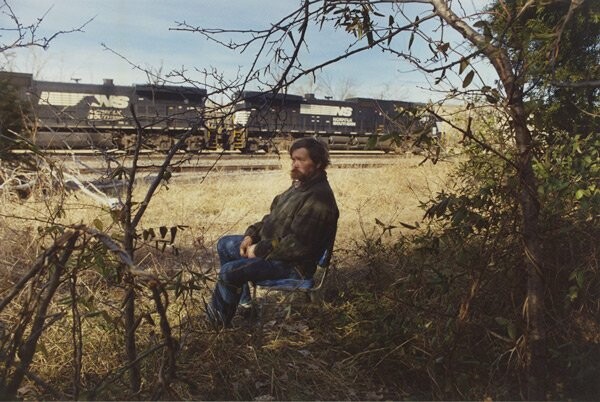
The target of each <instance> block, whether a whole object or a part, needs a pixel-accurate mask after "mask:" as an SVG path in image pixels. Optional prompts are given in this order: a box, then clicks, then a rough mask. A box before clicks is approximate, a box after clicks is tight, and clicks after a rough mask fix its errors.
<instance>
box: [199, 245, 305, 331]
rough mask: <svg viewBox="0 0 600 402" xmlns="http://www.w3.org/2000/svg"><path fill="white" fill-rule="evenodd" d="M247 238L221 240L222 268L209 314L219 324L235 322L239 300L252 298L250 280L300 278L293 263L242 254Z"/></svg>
mask: <svg viewBox="0 0 600 402" xmlns="http://www.w3.org/2000/svg"><path fill="white" fill-rule="evenodd" d="M243 239H244V236H241V235H232V236H223V237H222V238H220V239H219V242H218V243H217V252H218V253H219V259H220V262H221V270H220V271H219V278H218V280H217V285H216V286H215V290H214V292H213V296H212V299H211V302H210V305H209V306H208V311H207V315H208V318H209V319H210V320H211V321H212V322H213V323H214V324H216V325H219V326H221V325H224V326H227V325H229V324H230V323H231V320H232V318H233V316H234V315H235V311H236V309H237V306H238V303H240V302H242V303H247V302H250V290H249V286H248V282H254V281H263V280H266V279H283V278H296V279H299V278H300V275H299V274H298V272H297V271H296V269H295V268H294V265H293V264H290V263H287V262H284V261H276V260H265V259H262V258H245V257H242V256H241V255H240V244H241V242H242V240H243Z"/></svg>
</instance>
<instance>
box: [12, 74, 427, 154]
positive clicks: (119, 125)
mask: <svg viewBox="0 0 600 402" xmlns="http://www.w3.org/2000/svg"><path fill="white" fill-rule="evenodd" d="M0 82H4V83H8V84H10V85H11V86H12V87H14V88H16V89H17V90H18V91H19V92H20V96H21V98H22V99H23V100H24V101H25V103H26V104H28V105H29V106H28V109H29V113H28V115H27V118H28V120H29V123H28V124H27V126H28V130H26V131H28V132H29V133H30V134H31V136H32V137H33V140H34V142H35V143H36V144H37V145H38V146H40V147H42V148H47V149H65V148H70V149H86V148H87V149H91V148H105V149H108V148H119V149H123V150H128V149H131V147H132V146H133V144H134V143H135V138H136V137H135V135H136V131H137V130H136V127H137V124H136V121H135V119H134V117H133V114H132V112H131V110H132V109H133V111H134V112H135V115H136V117H137V120H138V122H139V123H140V125H141V127H142V128H143V129H144V147H145V148H148V149H154V150H160V151H166V150H168V149H170V148H171V146H172V145H173V144H174V142H175V141H177V139H178V138H179V136H180V135H182V134H184V133H186V132H188V131H189V130H192V134H191V135H189V136H188V138H187V140H186V143H185V150H187V151H188V152H199V151H201V150H204V149H210V150H215V149H231V150H239V151H241V152H255V151H258V150H264V151H267V152H270V151H274V150H277V151H282V150H286V149H288V148H289V145H290V144H291V142H292V141H293V140H294V139H296V138H300V137H304V136H315V137H319V138H321V139H323V140H324V141H326V142H327V143H328V144H329V147H330V149H338V150H364V149H379V150H384V151H390V150H395V149H397V145H396V144H392V141H391V140H390V136H389V134H395V137H396V138H398V137H399V136H400V137H406V138H407V140H408V139H409V138H414V137H415V136H417V135H423V133H426V134H427V135H435V134H436V129H435V127H436V125H435V120H434V119H432V118H430V117H427V116H426V115H425V117H423V116H420V117H418V118H416V117H415V116H416V115H415V114H414V113H412V112H411V111H414V110H416V106H418V105H416V104H414V103H408V102H401V101H390V100H376V99H368V98H352V99H347V100H344V101H337V100H330V99H317V98H315V97H314V95H311V94H309V95H305V96H298V95H290V94H271V93H261V92H253V91H245V92H242V93H240V94H238V97H237V102H236V103H235V105H234V107H233V110H232V111H230V112H229V113H223V112H219V111H214V110H213V111H210V112H208V111H207V110H206V101H207V92H206V90H205V89H199V88H195V87H192V86H156V85H134V86H118V85H115V84H114V83H113V81H112V80H104V83H103V84H102V85H94V84H80V83H62V82H49V81H37V80H34V79H33V76H32V75H31V74H22V73H8V72H0ZM26 134H27V133H26ZM409 142H410V141H406V143H407V144H408V143H409Z"/></svg>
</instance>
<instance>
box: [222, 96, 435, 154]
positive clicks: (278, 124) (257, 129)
mask: <svg viewBox="0 0 600 402" xmlns="http://www.w3.org/2000/svg"><path fill="white" fill-rule="evenodd" d="M238 99H239V101H238V102H237V104H236V105H235V108H234V113H233V118H232V122H231V126H232V127H233V129H232V131H231V137H232V139H230V141H231V142H232V144H233V146H234V147H235V148H244V149H245V150H247V151H256V150H259V149H263V150H265V151H270V150H272V149H273V148H275V149H279V150H281V149H286V148H288V146H289V144H290V143H291V141H293V140H294V139H296V138H299V137H304V136H307V135H310V136H316V137H318V138H321V139H323V141H325V142H327V143H328V144H329V148H330V149H338V150H365V149H379V150H384V151H390V150H392V149H394V150H396V149H398V148H399V147H398V144H396V142H393V141H392V140H391V136H390V134H394V136H395V137H396V138H402V139H404V140H405V141H403V145H408V144H410V143H411V140H415V139H416V138H417V137H419V136H422V135H428V136H432V135H433V136H435V135H437V134H438V133H437V128H436V120H435V119H434V118H433V117H432V116H431V115H428V114H419V113H417V112H416V111H417V108H418V106H419V105H418V104H415V103H409V102H401V101H391V100H377V99H370V98H350V99H346V100H344V101H339V100H330V99H317V98H315V97H314V95H313V94H308V95H305V96H298V95H290V94H271V93H260V92H253V91H246V92H243V93H241V94H240V96H239V97H238Z"/></svg>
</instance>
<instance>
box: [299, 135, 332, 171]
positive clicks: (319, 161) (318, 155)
mask: <svg viewBox="0 0 600 402" xmlns="http://www.w3.org/2000/svg"><path fill="white" fill-rule="evenodd" d="M300 148H306V150H307V151H308V156H310V159H311V160H312V161H313V162H314V163H315V165H320V169H323V170H325V169H326V168H327V166H329V150H328V149H327V144H325V143H324V142H323V141H321V140H318V139H316V138H314V137H305V138H300V139H297V140H296V141H294V143H293V144H292V146H291V147H290V155H292V153H293V152H294V151H295V150H297V149H300Z"/></svg>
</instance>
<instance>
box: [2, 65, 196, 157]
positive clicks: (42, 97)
mask: <svg viewBox="0 0 600 402" xmlns="http://www.w3.org/2000/svg"><path fill="white" fill-rule="evenodd" d="M0 81H3V82H5V85H6V84H8V85H11V86H12V87H13V88H15V89H16V90H17V91H18V92H19V95H20V96H21V98H22V99H23V100H24V102H25V105H26V106H27V109H29V110H28V113H27V115H26V119H27V120H28V124H27V125H26V126H27V127H28V130H27V131H29V134H30V135H31V136H32V139H33V141H34V142H35V143H36V145H38V146H40V147H42V148H46V149H65V148H70V149H83V148H115V147H117V148H121V149H128V148H130V147H131V146H132V145H133V144H134V143H135V133H136V131H137V124H136V121H135V119H134V117H133V114H132V112H131V109H133V110H134V113H135V115H136V117H137V120H138V122H139V124H140V126H141V127H142V128H143V129H144V134H145V138H144V144H143V145H144V147H146V148H150V149H158V150H168V149H170V147H171V146H172V144H173V143H174V141H176V139H177V137H178V136H179V135H181V134H183V133H185V132H187V131H188V130H193V133H192V135H191V136H189V137H188V139H187V141H186V147H187V149H188V150H190V151H199V150H201V149H202V148H204V147H205V143H204V140H205V137H206V135H205V133H204V130H203V129H202V113H203V110H204V104H205V101H206V90H205V89H198V88H194V87H185V86H156V85H135V86H119V85H115V84H114V83H113V81H112V80H108V79H106V80H104V82H103V84H102V85H94V84H80V83H63V82H49V81H36V80H34V79H33V76H32V75H31V74H22V73H7V72H0Z"/></svg>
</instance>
